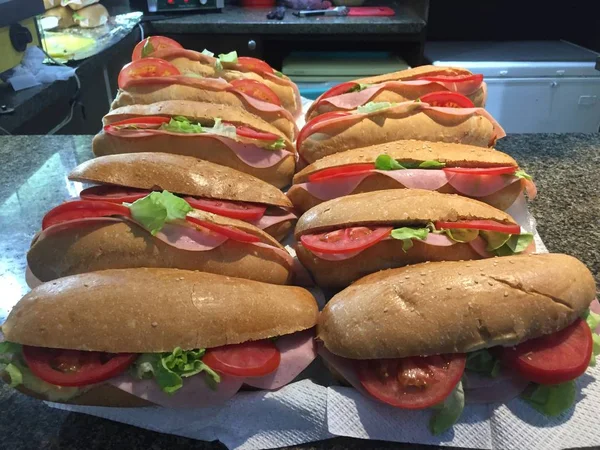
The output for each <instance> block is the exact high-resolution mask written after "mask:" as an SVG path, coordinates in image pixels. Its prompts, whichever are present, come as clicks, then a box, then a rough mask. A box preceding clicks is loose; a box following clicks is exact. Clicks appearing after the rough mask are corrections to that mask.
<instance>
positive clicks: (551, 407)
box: [521, 381, 577, 417]
mask: <svg viewBox="0 0 600 450" xmlns="http://www.w3.org/2000/svg"><path fill="white" fill-rule="evenodd" d="M576 392H577V388H576V386H575V381H567V382H566V383H561V384H552V385H545V384H535V385H533V386H531V387H529V388H527V389H526V390H525V391H524V392H523V393H522V394H521V398H522V399H523V400H525V401H526V402H527V403H529V405H531V407H533V408H534V409H535V410H537V411H538V412H540V413H542V414H544V415H546V416H549V417H556V416H560V415H561V414H562V413H563V412H565V411H567V410H569V409H570V408H571V406H573V403H575V396H576Z"/></svg>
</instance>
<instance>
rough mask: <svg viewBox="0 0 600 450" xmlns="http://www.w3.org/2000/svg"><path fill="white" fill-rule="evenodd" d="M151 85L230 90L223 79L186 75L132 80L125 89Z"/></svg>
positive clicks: (229, 86)
mask: <svg viewBox="0 0 600 450" xmlns="http://www.w3.org/2000/svg"><path fill="white" fill-rule="evenodd" d="M153 84H159V85H162V84H169V85H170V84H181V85H184V86H190V87H194V88H198V89H207V90H211V91H224V90H226V89H228V88H231V85H230V84H229V83H228V82H227V81H225V80H224V79H223V78H198V77H190V76H186V75H173V76H169V77H144V78H133V79H131V80H129V81H128V82H127V84H126V85H125V89H128V88H130V87H132V86H148V85H153Z"/></svg>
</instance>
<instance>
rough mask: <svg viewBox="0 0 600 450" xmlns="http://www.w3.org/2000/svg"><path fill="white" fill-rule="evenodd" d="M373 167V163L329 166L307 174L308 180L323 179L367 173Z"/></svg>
mask: <svg viewBox="0 0 600 450" xmlns="http://www.w3.org/2000/svg"><path fill="white" fill-rule="evenodd" d="M374 169H375V164H374V163H364V164H352V165H349V166H341V167H331V168H329V169H324V170H320V171H319V172H315V173H311V174H310V175H309V176H308V181H323V180H329V179H331V178H338V177H349V176H352V175H358V174H361V173H369V172H371V171H372V170H374Z"/></svg>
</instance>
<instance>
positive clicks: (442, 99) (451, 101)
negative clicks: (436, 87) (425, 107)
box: [419, 91, 475, 108]
mask: <svg viewBox="0 0 600 450" xmlns="http://www.w3.org/2000/svg"><path fill="white" fill-rule="evenodd" d="M419 100H421V101H422V102H424V103H429V104H430V105H431V106H444V107H446V108H475V105H474V104H473V102H472V101H471V100H470V99H469V98H468V97H465V96H464V95H462V94H459V93H457V92H450V91H440V92H430V93H429V94H425V95H423V96H422V97H420V98H419Z"/></svg>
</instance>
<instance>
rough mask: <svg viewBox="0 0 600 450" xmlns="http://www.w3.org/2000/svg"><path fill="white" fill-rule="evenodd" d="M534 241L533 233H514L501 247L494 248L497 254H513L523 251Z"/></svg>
mask: <svg viewBox="0 0 600 450" xmlns="http://www.w3.org/2000/svg"><path fill="white" fill-rule="evenodd" d="M532 241H533V234H531V233H521V234H513V235H511V236H510V238H509V239H508V240H507V241H506V243H504V244H503V245H502V246H501V247H498V248H497V249H496V250H494V253H495V254H496V255H497V256H511V255H515V254H517V253H521V252H523V251H524V250H525V249H526V248H527V247H529V245H530V244H531V242H532Z"/></svg>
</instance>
